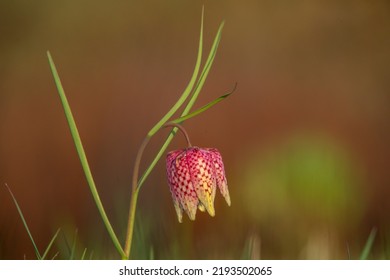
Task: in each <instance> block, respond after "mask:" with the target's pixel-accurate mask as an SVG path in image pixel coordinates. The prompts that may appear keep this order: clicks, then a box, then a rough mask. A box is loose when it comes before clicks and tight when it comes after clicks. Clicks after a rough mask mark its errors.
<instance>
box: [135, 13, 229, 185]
mask: <svg viewBox="0 0 390 280" xmlns="http://www.w3.org/2000/svg"><path fill="white" fill-rule="evenodd" d="M223 26H224V22H222V23H221V25H220V26H219V28H218V32H217V35H216V36H215V39H214V42H213V45H212V47H211V50H210V53H209V56H208V58H207V60H206V63H205V65H204V67H203V70H202V72H201V74H200V76H199V79H198V81H197V83H196V85H195V88H194V91H193V93H192V96H191V99H190V100H189V102H188V103H187V105H186V107H185V108H184V110H183V112H182V114H181V117H183V116H185V115H188V114H189V112H190V110H191V108H192V106H193V105H194V103H195V101H196V99H197V98H198V95H199V93H200V91H201V89H202V87H203V85H204V82H205V81H206V78H207V75H208V73H209V71H210V69H211V66H212V64H213V61H214V58H215V55H216V53H217V49H218V45H219V42H220V40H221V36H222V29H223ZM202 28H203V13H202ZM202 33H203V32H201V36H200V40H199V41H200V42H202ZM201 47H202V45H201V43H199V49H201ZM199 52H201V50H199ZM199 52H198V59H199ZM167 120H168V119H167ZM160 122H161V121H160ZM160 122H159V123H160ZM164 123H165V122H164ZM164 123H162V122H161V126H162V125H164ZM161 126H160V127H159V128H161ZM176 132H177V128H173V129H172V130H171V133H169V135H168V137H167V139H166V140H165V142H164V144H163V145H162V146H161V148H160V150H159V151H158V153H157V155H156V156H155V157H154V159H153V160H152V162H151V163H150V165H149V166H148V167H147V168H146V170H145V172H144V173H143V174H142V176H141V178H140V179H139V180H138V188H140V187H141V186H142V185H143V183H144V182H145V180H146V178H147V177H148V176H149V174H150V173H151V172H152V170H153V168H154V167H155V166H156V164H157V162H158V161H159V160H160V158H161V157H162V155H163V154H164V152H165V151H166V149H167V148H168V145H169V144H170V143H171V141H172V139H173V137H174V136H175V134H176Z"/></svg>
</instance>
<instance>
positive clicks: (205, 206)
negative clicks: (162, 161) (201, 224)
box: [166, 147, 230, 222]
mask: <svg viewBox="0 0 390 280" xmlns="http://www.w3.org/2000/svg"><path fill="white" fill-rule="evenodd" d="M166 164H167V177H168V184H169V187H170V190H171V193H172V198H173V203H174V206H175V210H176V214H177V218H178V220H179V222H182V218H183V210H184V211H185V212H186V213H187V215H188V217H189V218H190V219H191V220H195V216H196V211H197V209H198V208H199V210H201V211H205V210H206V211H207V212H208V213H209V214H210V215H211V216H214V215H215V210H214V198H215V193H216V189H217V188H219V190H220V192H221V194H222V195H223V197H224V198H225V200H226V202H227V204H228V205H229V206H230V196H229V190H228V186H227V180H226V176H225V169H224V166H223V162H222V156H221V154H220V153H219V151H218V150H217V149H214V148H198V147H190V148H187V149H182V150H176V151H172V152H170V153H168V155H167V158H166Z"/></svg>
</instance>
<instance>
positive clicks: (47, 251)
mask: <svg viewBox="0 0 390 280" xmlns="http://www.w3.org/2000/svg"><path fill="white" fill-rule="evenodd" d="M59 233H60V229H57V231H56V233H55V234H54V236H53V237H52V239H51V240H50V243H49V245H48V246H47V248H46V250H45V252H44V253H43V255H42V260H44V259H46V256H47V254H48V253H49V251H50V249H51V247H52V246H53V243H54V241H55V240H56V238H57V236H58V234H59Z"/></svg>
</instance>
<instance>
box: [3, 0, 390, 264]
mask: <svg viewBox="0 0 390 280" xmlns="http://www.w3.org/2000/svg"><path fill="white" fill-rule="evenodd" d="M203 4H205V29H204V31H205V44H204V47H205V48H204V54H205V55H204V56H205V57H206V55H207V52H208V50H209V48H210V46H211V43H212V40H213V37H214V35H215V33H216V31H217V28H218V25H219V23H220V22H221V21H222V20H226V25H225V29H224V31H223V37H222V41H221V44H220V48H219V51H218V54H217V57H216V60H215V64H214V66H213V68H212V70H211V72H210V75H209V77H208V80H207V82H206V84H205V87H204V90H203V92H202V93H201V95H200V98H199V100H198V102H197V104H196V105H195V107H199V106H201V105H203V104H205V103H206V102H208V101H210V100H212V99H214V98H216V97H218V96H220V95H221V94H222V93H224V92H226V91H228V90H230V89H231V88H232V87H233V85H234V83H235V82H237V83H238V88H237V90H236V92H235V93H234V94H233V95H232V96H231V97H229V98H228V99H227V100H226V101H224V102H222V103H220V104H218V106H216V107H214V108H213V109H211V110H209V111H207V112H206V113H204V114H202V115H200V116H198V117H196V118H195V119H192V120H189V121H187V122H186V124H185V126H186V128H187V130H188V133H189V134H190V136H191V140H192V143H193V144H195V145H197V146H203V147H216V148H218V149H219V150H220V151H221V153H222V154H223V156H224V162H225V168H226V172H227V177H228V182H229V189H230V193H231V197H232V206H231V207H230V208H229V207H227V206H226V204H225V203H224V201H223V199H222V197H221V196H220V195H219V194H217V197H216V217H215V218H211V217H209V216H208V215H206V214H203V213H198V215H197V219H196V221H195V222H190V221H189V220H188V219H187V217H185V219H184V223H183V224H179V223H178V222H177V220H176V216H175V213H174V208H173V205H172V201H171V196H170V193H169V189H168V185H167V183H166V178H165V167H164V161H161V162H160V163H159V164H158V165H157V166H156V169H155V170H154V171H153V173H152V175H151V176H150V177H149V179H148V180H147V182H146V184H145V185H144V187H143V189H142V191H141V195H140V197H139V208H138V210H139V211H138V212H137V214H138V216H137V228H136V237H135V238H136V240H135V243H136V244H135V246H134V256H135V257H136V258H149V257H154V258H158V259H171V258H185V259H214V258H217V259H238V258H265V259H269V258H271V259H318V258H326V259H348V258H358V257H359V255H360V253H361V251H362V249H363V247H364V244H365V242H366V240H367V238H368V235H369V233H370V231H371V230H372V229H373V228H374V227H375V228H377V229H378V233H377V236H376V239H375V243H374V247H373V249H372V252H371V254H370V258H375V259H383V258H389V255H390V239H389V238H390V222H389V217H388V213H390V203H389V202H390V190H389V187H390V176H389V167H390V147H389V143H390V126H389V120H390V106H389V105H390V102H389V101H390V95H389V90H390V82H389V81H390V79H389V73H390V36H389V34H390V5H389V2H388V1H347V0H345V1H254V0H253V1H178V0H177V1H116V2H109V1H88V0H87V1H19V0H16V1H1V2H0V133H1V134H0V135H1V138H0V184H1V185H2V186H3V185H4V183H5V182H6V183H8V184H9V185H10V187H11V188H12V190H13V192H14V194H15V196H16V198H17V200H18V202H19V204H20V206H21V208H22V210H23V211H24V214H25V217H26V219H27V222H28V224H29V226H30V229H31V232H32V234H33V235H34V237H35V239H36V241H37V244H38V247H39V248H40V250H41V251H43V250H44V248H45V246H46V245H47V244H48V242H49V241H50V238H51V236H52V235H53V234H54V232H55V231H56V229H57V228H61V234H60V236H59V238H58V241H57V243H56V245H55V246H54V249H53V252H52V254H51V255H53V254H55V253H56V252H57V251H58V252H60V253H59V255H58V256H57V258H67V257H68V255H67V254H69V246H71V244H72V242H73V241H72V240H73V239H74V236H75V231H76V230H77V242H76V244H77V256H78V257H80V255H81V252H82V250H83V249H84V248H87V252H88V255H89V254H91V253H92V258H117V257H118V256H117V254H116V253H115V251H114V250H113V246H112V244H111V241H110V240H109V238H108V235H107V233H106V231H105V229H104V227H103V225H102V222H101V220H100V218H99V214H98V211H97V209H96V207H95V205H94V203H93V200H92V197H91V194H90V193H89V189H88V186H87V183H86V180H85V178H84V175H83V172H82V169H81V166H80V163H79V161H78V157H77V154H76V151H75V148H74V146H73V142H72V139H71V136H70V133H69V129H68V127H67V124H66V120H65V116H64V113H63V110H62V107H61V103H60V100H59V97H58V94H57V92H56V88H55V85H54V82H53V78H52V76H51V73H50V70H49V66H48V63H47V58H46V50H50V51H51V53H52V56H53V59H54V61H55V63H56V65H57V68H58V70H59V74H60V76H61V79H62V82H63V85H64V88H65V91H66V93H67V95H68V99H69V102H70V105H71V107H72V110H73V113H74V116H75V119H76V122H77V124H78V127H79V131H80V134H81V137H82V140H83V143H84V146H85V149H86V153H87V156H88V158H89V163H90V166H91V169H92V172H93V175H94V177H95V181H96V183H97V186H98V189H99V191H100V193H101V196H102V199H103V203H104V205H105V207H106V210H107V212H108V214H109V216H110V217H111V218H112V220H113V225H114V227H115V229H116V231H117V232H118V234H119V235H120V237H121V238H122V239H123V234H124V230H125V225H126V216H127V211H128V203H129V193H130V180H131V172H132V168H133V163H134V157H135V154H136V151H137V149H138V147H139V145H140V143H141V141H142V139H143V137H144V136H145V134H146V133H147V131H148V130H149V129H150V128H151V127H152V126H153V125H154V124H155V123H156V122H157V121H158V120H159V119H160V118H161V116H162V115H163V114H164V113H165V112H166V111H167V110H168V109H169V108H170V107H171V105H172V104H173V103H174V102H175V101H176V99H177V98H178V97H179V95H180V94H181V92H182V90H183V89H184V88H185V86H186V84H187V82H188V80H189V78H190V76H191V74H192V70H193V66H194V63H195V58H196V51H197V44H198V35H199V25H200V15H201V7H202V5H203ZM165 135H166V132H162V133H160V134H159V135H158V136H157V137H155V138H154V139H153V141H152V143H151V145H150V146H149V148H148V150H147V152H146V154H145V157H144V159H143V166H145V165H146V163H147V162H148V161H150V160H151V158H152V156H153V155H154V153H155V152H156V150H157V149H158V147H159V145H160V144H161V143H162V141H163V140H164V138H165ZM184 143H185V142H184V140H183V139H182V137H177V138H176V139H175V140H174V141H173V142H172V144H171V146H170V149H177V148H181V147H183V145H184ZM22 258H27V259H32V258H35V256H34V252H33V248H32V245H31V243H30V241H29V239H28V236H27V233H26V231H25V230H24V228H23V225H22V222H21V219H20V217H19V216H18V213H17V210H16V208H15V206H14V204H13V202H12V200H11V197H10V195H9V194H8V192H7V191H6V189H5V188H3V187H0V259H22Z"/></svg>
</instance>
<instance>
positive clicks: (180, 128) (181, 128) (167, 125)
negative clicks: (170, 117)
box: [163, 122, 192, 148]
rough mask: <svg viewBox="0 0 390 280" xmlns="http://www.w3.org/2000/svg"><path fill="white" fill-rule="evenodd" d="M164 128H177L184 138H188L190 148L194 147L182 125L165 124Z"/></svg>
mask: <svg viewBox="0 0 390 280" xmlns="http://www.w3.org/2000/svg"><path fill="white" fill-rule="evenodd" d="M163 127H177V128H178V129H179V130H180V131H181V132H182V133H183V134H184V137H185V138H186V141H187V145H188V148H190V147H192V145H191V141H190V137H189V136H188V133H187V131H186V130H185V129H184V127H183V126H182V125H180V124H178V123H173V122H169V123H166V124H164V125H163Z"/></svg>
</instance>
